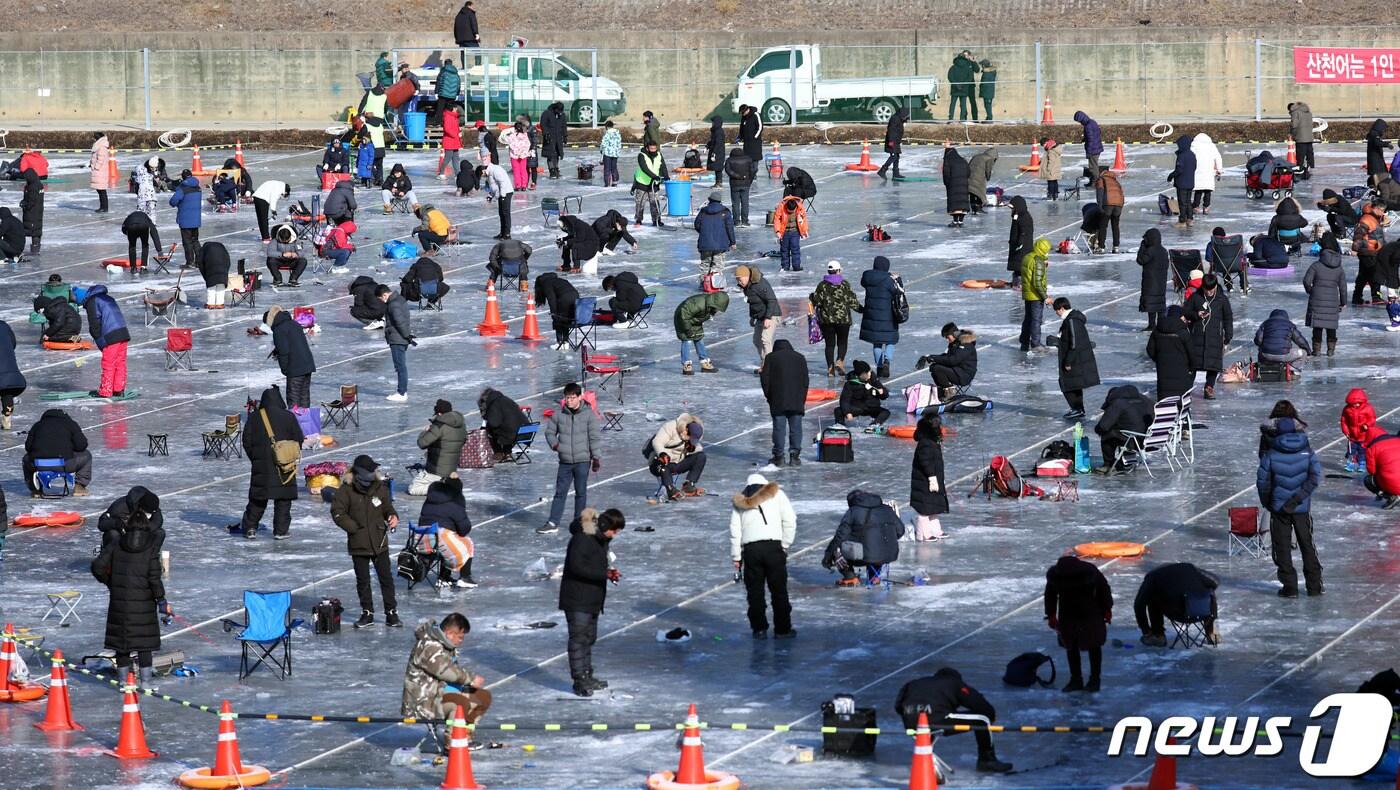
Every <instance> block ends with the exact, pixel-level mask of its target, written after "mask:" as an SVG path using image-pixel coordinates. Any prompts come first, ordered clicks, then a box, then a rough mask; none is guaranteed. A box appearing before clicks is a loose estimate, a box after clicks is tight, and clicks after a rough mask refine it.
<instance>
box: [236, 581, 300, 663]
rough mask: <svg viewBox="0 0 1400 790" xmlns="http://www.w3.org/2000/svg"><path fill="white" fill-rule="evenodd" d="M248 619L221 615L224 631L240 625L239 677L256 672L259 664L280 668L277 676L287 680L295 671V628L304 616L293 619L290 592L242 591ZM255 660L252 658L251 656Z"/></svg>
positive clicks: (244, 608)
mask: <svg viewBox="0 0 1400 790" xmlns="http://www.w3.org/2000/svg"><path fill="white" fill-rule="evenodd" d="M243 610H244V612H245V614H246V618H247V621H246V622H242V623H240V622H237V621H234V620H228V619H222V622H223V624H224V633H229V632H231V631H233V630H234V629H238V633H237V634H235V637H236V638H237V639H238V642H239V644H241V645H242V647H243V658H242V660H241V661H240V662H239V665H238V679H239V680H242V679H243V678H246V677H248V676H249V675H251V674H253V670H255V669H257V668H258V667H260V666H266V667H268V668H269V669H271V668H273V667H276V668H277V677H278V678H279V679H281V680H286V679H287V676H288V675H290V674H292V629H293V628H296V627H297V626H299V625H301V623H302V621H301V620H293V619H292V594H291V592H288V591H284V592H253V591H252V590H244V591H243ZM250 657H251V658H252V659H253V660H252V662H251V663H250V662H249V660H248V659H249V658H250Z"/></svg>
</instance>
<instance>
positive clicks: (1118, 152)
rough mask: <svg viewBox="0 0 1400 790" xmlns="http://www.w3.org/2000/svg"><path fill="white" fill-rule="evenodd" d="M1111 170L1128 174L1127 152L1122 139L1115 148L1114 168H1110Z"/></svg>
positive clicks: (1119, 139)
mask: <svg viewBox="0 0 1400 790" xmlns="http://www.w3.org/2000/svg"><path fill="white" fill-rule="evenodd" d="M1109 170H1112V171H1113V172H1115V173H1126V172H1128V156H1127V152H1126V151H1125V150H1123V138H1121V137H1120V138H1118V142H1117V143H1115V144H1114V146H1113V167H1110V168H1109Z"/></svg>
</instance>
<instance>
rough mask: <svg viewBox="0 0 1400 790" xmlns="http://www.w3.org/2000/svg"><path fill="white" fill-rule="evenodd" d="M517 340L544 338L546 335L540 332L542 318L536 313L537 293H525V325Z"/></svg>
mask: <svg viewBox="0 0 1400 790" xmlns="http://www.w3.org/2000/svg"><path fill="white" fill-rule="evenodd" d="M516 340H544V335H542V334H540V319H539V317H538V316H537V315H536V314H535V295H534V294H531V293H528V292H527V293H526V295H525V327H524V328H523V329H521V330H520V336H519V337H517V338H516Z"/></svg>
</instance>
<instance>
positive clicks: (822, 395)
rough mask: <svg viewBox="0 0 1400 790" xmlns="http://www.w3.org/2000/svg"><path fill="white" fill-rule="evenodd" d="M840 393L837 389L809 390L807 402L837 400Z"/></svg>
mask: <svg viewBox="0 0 1400 790" xmlns="http://www.w3.org/2000/svg"><path fill="white" fill-rule="evenodd" d="M839 394H840V393H838V392H837V391H836V390H815V389H812V390H807V402H808V403H821V402H822V401H826V400H836V398H837V396H838V395H839Z"/></svg>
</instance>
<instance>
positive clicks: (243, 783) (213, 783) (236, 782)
mask: <svg viewBox="0 0 1400 790" xmlns="http://www.w3.org/2000/svg"><path fill="white" fill-rule="evenodd" d="M213 770H214V769H213V768H195V769H193V770H190V771H186V772H184V773H182V774H180V778H179V779H176V780H175V781H177V782H179V783H180V784H182V785H184V786H185V787H193V788H197V789H198V790H226V789H227V788H230V787H257V786H258V785H261V784H267V782H268V780H270V779H272V772H271V771H269V770H267V769H266V768H264V767H262V766H261V765H244V766H243V771H242V773H238V774H230V775H228V776H210V772H211V771H213Z"/></svg>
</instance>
